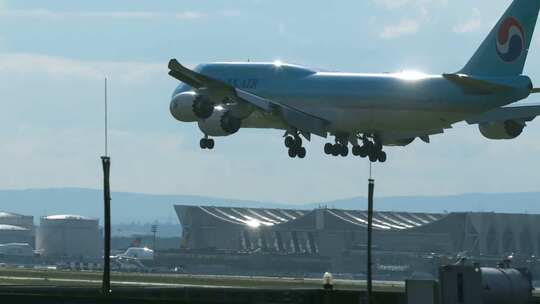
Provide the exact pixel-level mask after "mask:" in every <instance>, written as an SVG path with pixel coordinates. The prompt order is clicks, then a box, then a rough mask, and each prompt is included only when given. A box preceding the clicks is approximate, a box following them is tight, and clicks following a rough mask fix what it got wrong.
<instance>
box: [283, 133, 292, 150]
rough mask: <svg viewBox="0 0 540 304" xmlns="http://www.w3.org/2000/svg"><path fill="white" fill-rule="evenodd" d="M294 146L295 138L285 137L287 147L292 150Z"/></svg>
mask: <svg viewBox="0 0 540 304" xmlns="http://www.w3.org/2000/svg"><path fill="white" fill-rule="evenodd" d="M292 146H294V138H293V137H292V136H287V137H285V147H287V148H289V149H290V148H291V147H292Z"/></svg>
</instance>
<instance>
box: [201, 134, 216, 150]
mask: <svg viewBox="0 0 540 304" xmlns="http://www.w3.org/2000/svg"><path fill="white" fill-rule="evenodd" d="M199 146H200V147H201V149H208V150H212V149H214V140H213V139H212V138H208V137H204V138H201V140H200V141H199Z"/></svg>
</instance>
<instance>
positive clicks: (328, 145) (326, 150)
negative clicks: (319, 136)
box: [324, 143, 332, 155]
mask: <svg viewBox="0 0 540 304" xmlns="http://www.w3.org/2000/svg"><path fill="white" fill-rule="evenodd" d="M324 154H326V155H330V154H332V144H331V143H326V144H324Z"/></svg>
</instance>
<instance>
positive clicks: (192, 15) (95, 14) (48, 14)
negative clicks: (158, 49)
mask: <svg viewBox="0 0 540 304" xmlns="http://www.w3.org/2000/svg"><path fill="white" fill-rule="evenodd" d="M0 16H2V17H13V18H42V19H66V18H106V19H135V20H155V19H162V18H171V17H172V18H176V19H179V20H195V19H199V18H202V17H204V16H205V14H204V13H201V12H197V11H185V12H176V13H170V12H164V11H53V10H48V9H31V10H17V9H0Z"/></svg>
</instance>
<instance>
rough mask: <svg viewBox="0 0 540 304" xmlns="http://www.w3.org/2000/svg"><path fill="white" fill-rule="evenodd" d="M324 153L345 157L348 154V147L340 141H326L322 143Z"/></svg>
mask: <svg viewBox="0 0 540 304" xmlns="http://www.w3.org/2000/svg"><path fill="white" fill-rule="evenodd" d="M324 153H325V154H328V155H332V156H343V157H346V156H347V155H349V147H347V145H345V144H342V143H335V144H331V143H326V144H325V145H324Z"/></svg>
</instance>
